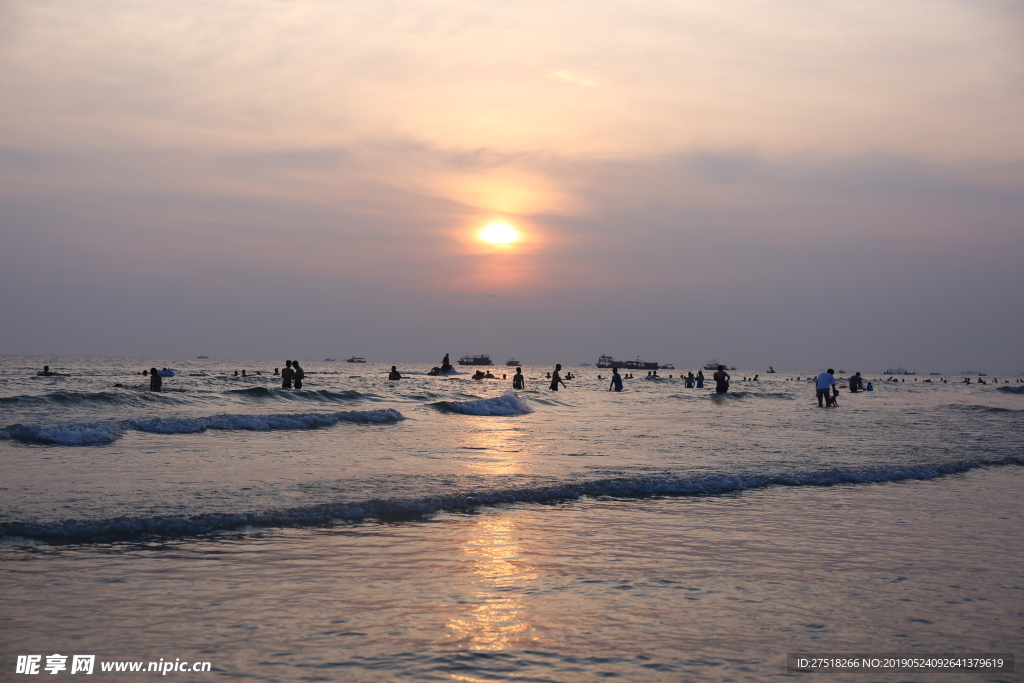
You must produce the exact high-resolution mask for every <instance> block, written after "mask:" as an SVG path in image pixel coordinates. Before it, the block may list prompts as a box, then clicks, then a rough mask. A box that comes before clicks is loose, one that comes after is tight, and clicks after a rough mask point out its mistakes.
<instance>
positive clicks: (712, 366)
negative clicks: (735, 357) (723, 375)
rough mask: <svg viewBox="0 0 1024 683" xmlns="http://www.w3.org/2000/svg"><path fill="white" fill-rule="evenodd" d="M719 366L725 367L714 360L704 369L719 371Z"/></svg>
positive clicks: (706, 364)
mask: <svg viewBox="0 0 1024 683" xmlns="http://www.w3.org/2000/svg"><path fill="white" fill-rule="evenodd" d="M719 365H725V363H719V362H718V361H717V360H715V359H714V358H712V359H711V360H709V361H708V362H707V363H705V364H704V369H705V370H717V369H718V366H719Z"/></svg>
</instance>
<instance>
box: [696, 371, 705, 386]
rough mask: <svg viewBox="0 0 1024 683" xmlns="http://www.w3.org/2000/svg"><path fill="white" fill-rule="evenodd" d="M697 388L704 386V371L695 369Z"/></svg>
mask: <svg viewBox="0 0 1024 683" xmlns="http://www.w3.org/2000/svg"><path fill="white" fill-rule="evenodd" d="M697 388H698V389H703V388H704V371H703V370H698V371H697Z"/></svg>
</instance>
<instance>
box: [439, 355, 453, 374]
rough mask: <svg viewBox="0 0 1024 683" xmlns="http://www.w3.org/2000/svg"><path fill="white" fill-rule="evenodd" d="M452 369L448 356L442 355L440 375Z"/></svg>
mask: <svg viewBox="0 0 1024 683" xmlns="http://www.w3.org/2000/svg"><path fill="white" fill-rule="evenodd" d="M451 369H452V363H451V360H449V358H448V354H447V353H446V354H444V358H443V359H442V360H441V374H444V373H446V372H448V371H449V370H451Z"/></svg>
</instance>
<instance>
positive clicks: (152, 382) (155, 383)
mask: <svg viewBox="0 0 1024 683" xmlns="http://www.w3.org/2000/svg"><path fill="white" fill-rule="evenodd" d="M163 383H164V380H163V378H162V377H160V371H159V370H157V369H156V368H150V369H149V390H150V391H160V387H161V386H162V385H163Z"/></svg>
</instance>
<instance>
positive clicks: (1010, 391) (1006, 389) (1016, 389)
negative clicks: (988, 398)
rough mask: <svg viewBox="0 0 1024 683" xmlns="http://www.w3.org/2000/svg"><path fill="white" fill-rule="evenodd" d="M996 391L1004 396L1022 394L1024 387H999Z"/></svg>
mask: <svg viewBox="0 0 1024 683" xmlns="http://www.w3.org/2000/svg"><path fill="white" fill-rule="evenodd" d="M996 391H1001V392H1003V393H1004V394H1024V385H1021V386H1019V387H999V388H998V389H996Z"/></svg>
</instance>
